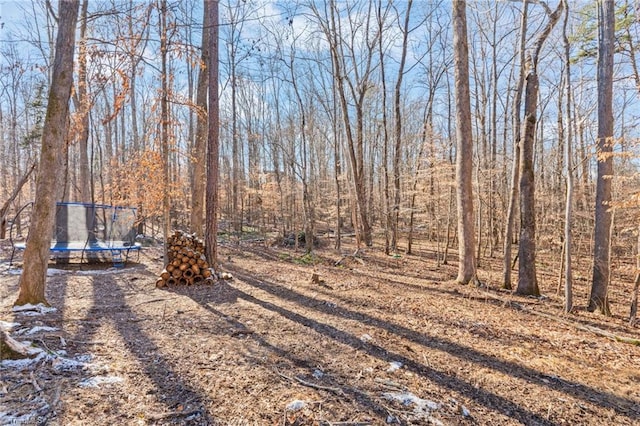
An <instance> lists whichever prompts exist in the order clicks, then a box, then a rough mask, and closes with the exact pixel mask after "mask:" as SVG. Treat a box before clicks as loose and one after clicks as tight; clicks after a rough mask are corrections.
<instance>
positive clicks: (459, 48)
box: [453, 0, 477, 284]
mask: <svg viewBox="0 0 640 426" xmlns="http://www.w3.org/2000/svg"><path fill="white" fill-rule="evenodd" d="M453 48H454V50H453V52H454V53H453V60H454V74H455V103H456V143H457V147H456V186H457V193H458V240H459V241H458V244H459V248H458V257H459V265H458V278H457V281H458V282H459V283H461V284H468V283H469V282H470V281H472V280H474V281H477V277H476V258H475V255H474V246H475V241H474V240H475V230H474V222H473V186H472V183H471V178H472V176H471V174H472V170H473V169H472V167H473V162H472V158H473V139H472V134H473V133H472V130H471V101H470V94H469V46H468V41H467V17H466V2H465V0H454V2H453Z"/></svg>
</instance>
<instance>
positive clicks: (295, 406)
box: [286, 399, 307, 411]
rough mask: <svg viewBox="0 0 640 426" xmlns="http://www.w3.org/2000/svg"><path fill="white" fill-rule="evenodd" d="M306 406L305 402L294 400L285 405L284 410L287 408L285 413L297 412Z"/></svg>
mask: <svg viewBox="0 0 640 426" xmlns="http://www.w3.org/2000/svg"><path fill="white" fill-rule="evenodd" d="M306 406H307V403H306V402H304V401H301V400H299V399H294V400H293V401H291V402H290V403H288V404H287V407H286V408H287V411H299V410H302V409H303V408H304V407H306Z"/></svg>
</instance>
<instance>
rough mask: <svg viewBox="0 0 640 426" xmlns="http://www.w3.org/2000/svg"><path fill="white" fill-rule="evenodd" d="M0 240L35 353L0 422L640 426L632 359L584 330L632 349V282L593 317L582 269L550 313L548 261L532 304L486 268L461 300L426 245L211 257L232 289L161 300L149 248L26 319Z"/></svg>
mask: <svg viewBox="0 0 640 426" xmlns="http://www.w3.org/2000/svg"><path fill="white" fill-rule="evenodd" d="M0 244H1V251H0V320H2V321H4V323H0V324H4V326H5V327H6V328H10V329H11V335H12V336H14V337H15V338H16V339H18V340H27V341H31V342H33V344H34V345H35V346H37V347H39V348H42V349H44V352H43V353H42V354H41V355H40V356H39V357H38V358H37V360H36V361H35V362H31V363H25V362H22V363H20V362H14V363H11V362H8V361H4V362H2V363H1V364H0V424H43V425H64V426H68V425H105V426H106V425H169V424H175V425H279V426H292V425H300V426H303V425H326V426H328V425H336V426H337V425H343V426H346V425H384V424H417V425H425V424H443V425H473V424H478V425H514V424H526V425H563V424H565V425H605V424H606V425H632V424H636V425H637V424H640V347H639V346H634V345H632V344H629V343H624V342H621V341H617V340H615V339H612V338H607V337H604V336H601V335H598V334H596V333H594V332H593V330H594V329H595V328H597V329H599V330H603V331H606V332H608V333H612V334H614V335H617V336H626V337H631V338H638V335H639V334H640V333H639V329H638V328H634V327H631V326H629V325H628V324H627V320H626V316H627V314H628V301H629V299H630V296H629V291H630V287H631V280H632V277H631V276H628V275H625V273H626V272H625V273H621V272H620V273H618V272H617V273H616V274H615V277H614V280H619V282H616V281H614V283H613V284H612V288H611V302H612V307H613V311H614V314H615V315H614V316H613V317H611V318H605V317H603V316H601V315H599V314H595V313H589V312H587V311H586V310H584V308H583V306H584V305H585V304H586V300H587V294H588V293H587V292H588V288H587V286H588V279H587V278H586V277H587V276H588V275H589V274H588V272H585V271H582V272H583V274H582V275H580V273H579V272H580V271H579V270H578V271H576V272H577V273H576V283H575V289H574V290H575V300H576V304H578V305H579V307H578V309H576V311H575V312H574V313H572V314H571V315H564V314H563V313H562V298H561V297H560V296H558V295H556V286H557V281H558V278H557V272H554V271H557V270H558V269H557V265H556V264H555V263H553V262H556V261H557V259H552V258H551V254H547V257H548V258H549V259H547V260H544V256H542V257H541V259H542V260H541V261H540V264H539V265H538V274H539V277H540V285H541V290H542V292H543V294H544V296H543V297H541V298H526V297H518V296H515V295H513V294H511V292H507V291H504V290H500V289H499V282H500V280H499V276H500V273H499V271H500V267H499V260H498V259H496V260H495V263H494V264H492V263H487V264H485V265H481V266H482V267H481V269H480V272H479V277H480V279H481V280H482V281H483V282H484V283H485V286H483V287H475V286H462V285H459V284H456V283H455V282H454V279H455V277H456V273H457V262H456V261H455V256H452V257H451V260H450V262H449V264H448V265H438V264H437V262H436V261H435V255H434V253H433V252H432V251H429V250H428V249H427V247H426V246H425V247H420V252H419V253H417V255H411V256H409V255H404V254H402V255H400V256H385V255H384V253H383V251H382V250H381V248H380V247H379V246H378V247H376V248H373V249H366V250H364V251H363V252H362V254H361V257H359V258H358V259H356V258H352V257H343V256H344V253H347V252H348V251H343V252H342V253H339V252H337V251H335V250H333V249H331V248H321V249H318V250H317V251H316V252H315V255H314V256H312V257H311V256H303V253H301V252H299V251H298V252H296V251H294V250H293V249H288V248H278V247H265V246H264V245H262V244H242V245H236V246H222V247H221V248H220V252H221V254H220V259H222V260H223V262H222V265H221V269H222V270H223V271H226V272H229V273H231V274H232V276H233V279H232V280H228V281H218V282H216V283H215V284H213V285H193V286H183V287H172V288H162V289H159V288H156V287H155V282H156V279H157V275H158V274H159V272H160V271H161V270H162V267H163V265H162V261H161V256H160V253H161V251H160V249H159V248H157V247H156V248H149V249H145V250H143V251H142V254H141V255H140V257H139V259H134V260H135V262H133V263H129V265H128V266H127V267H126V268H124V269H114V268H110V265H108V264H107V265H103V266H102V267H99V266H97V265H89V264H75V265H74V264H71V265H69V266H66V267H64V268H63V267H60V266H56V265H54V264H51V265H50V268H51V272H52V276H51V277H49V279H48V282H47V289H46V294H47V298H48V301H49V302H50V304H51V305H52V306H53V307H55V308H56V310H55V311H51V312H44V313H40V314H39V315H35V313H34V312H31V313H28V312H26V313H25V312H14V311H12V307H11V305H12V303H13V302H14V300H15V298H16V296H17V292H18V287H17V286H18V279H19V276H18V273H19V272H15V271H14V270H10V269H9V266H8V257H9V254H10V249H9V247H8V244H7V243H6V242H0ZM325 245H327V246H328V245H329V243H326V244H325ZM347 248H348V249H349V247H347ZM350 249H351V251H350V252H349V253H353V248H352V247H351V248H350ZM452 255H453V253H452ZM554 256H555V257H556V258H557V257H559V255H558V254H554ZM341 259H342V262H340V265H338V266H336V262H337V261H339V260H341ZM578 266H579V265H578ZM584 269H585V270H586V269H587V267H586V266H585V267H584ZM618 271H623V269H619V270H618ZM314 273H315V274H317V275H318V278H319V279H318V280H312V275H313V274H314ZM629 273H631V272H629ZM514 274H515V271H514ZM623 282H624V285H623V284H621V283H623ZM9 323H17V324H19V325H16V324H9Z"/></svg>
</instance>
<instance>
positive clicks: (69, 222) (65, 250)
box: [9, 202, 141, 268]
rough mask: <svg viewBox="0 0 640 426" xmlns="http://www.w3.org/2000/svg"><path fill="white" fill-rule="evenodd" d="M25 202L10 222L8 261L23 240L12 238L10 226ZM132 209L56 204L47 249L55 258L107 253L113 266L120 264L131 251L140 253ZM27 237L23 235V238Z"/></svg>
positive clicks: (103, 205) (25, 207)
mask: <svg viewBox="0 0 640 426" xmlns="http://www.w3.org/2000/svg"><path fill="white" fill-rule="evenodd" d="M32 204H33V203H29V204H27V205H25V206H24V207H22V208H21V209H20V210H19V211H18V213H17V214H16V217H15V218H14V220H13V221H12V223H11V228H10V231H9V239H10V241H11V245H12V246H13V251H12V253H11V261H10V263H11V264H12V263H13V257H14V255H15V251H16V250H24V249H25V247H26V240H25V241H17V240H16V238H17V236H15V237H14V226H15V224H16V223H18V219H19V216H20V215H22V214H24V212H25V211H26V210H27V208H28V207H30V206H31V205H32ZM135 222H136V209H135V208H134V207H121V206H110V205H105V204H91V203H72V202H65V203H62V202H60V203H57V204H56V219H55V225H54V226H55V229H54V232H53V239H52V241H51V246H50V247H49V250H50V252H51V255H52V256H53V257H55V258H56V260H62V261H63V260H64V259H67V260H68V258H69V255H70V254H71V253H72V252H80V254H81V258H84V257H85V254H87V255H89V254H94V255H96V254H98V253H108V254H109V255H110V258H111V261H112V262H113V266H114V267H120V268H121V267H124V266H125V263H126V262H127V260H128V258H129V254H130V253H131V252H132V251H136V252H138V253H139V252H140V249H141V245H140V243H136V241H135V238H136V228H135ZM28 238H29V237H28V236H27V239H28Z"/></svg>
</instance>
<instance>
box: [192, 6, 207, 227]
mask: <svg viewBox="0 0 640 426" xmlns="http://www.w3.org/2000/svg"><path fill="white" fill-rule="evenodd" d="M210 5H211V2H210V1H208V0H203V8H204V9H203V18H202V47H201V48H202V53H201V56H200V70H199V73H198V87H197V89H196V111H197V114H196V143H195V146H194V148H193V151H194V152H193V155H192V157H193V161H194V162H195V164H194V165H193V176H194V179H193V192H192V193H191V232H193V233H195V234H196V235H199V236H202V235H203V225H204V223H203V222H204V192H205V182H206V175H205V161H206V160H205V159H206V158H207V157H206V151H207V87H208V86H207V85H208V83H209V70H208V68H207V67H208V63H209V44H210V42H209V35H210V34H209V26H210V25H211V24H210V22H209V18H210V16H211V15H210V12H209V10H208V8H209V7H210Z"/></svg>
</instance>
